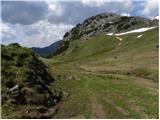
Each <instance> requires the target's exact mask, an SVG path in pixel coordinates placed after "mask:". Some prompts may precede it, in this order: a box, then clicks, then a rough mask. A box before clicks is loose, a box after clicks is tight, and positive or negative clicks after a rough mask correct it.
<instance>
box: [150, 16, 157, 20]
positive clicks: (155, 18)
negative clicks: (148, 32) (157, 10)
mask: <svg viewBox="0 0 160 120" xmlns="http://www.w3.org/2000/svg"><path fill="white" fill-rule="evenodd" d="M154 19H157V20H159V16H156V17H154V18H152V19H151V20H154Z"/></svg>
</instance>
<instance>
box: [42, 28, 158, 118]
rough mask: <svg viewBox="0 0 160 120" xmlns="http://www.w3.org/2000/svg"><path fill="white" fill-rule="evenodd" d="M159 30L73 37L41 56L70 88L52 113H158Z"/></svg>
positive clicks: (118, 115) (81, 115) (121, 115)
mask: <svg viewBox="0 0 160 120" xmlns="http://www.w3.org/2000/svg"><path fill="white" fill-rule="evenodd" d="M158 31H159V30H158V28H154V29H152V30H148V31H146V32H141V33H130V34H126V35H122V36H114V35H113V36H108V35H106V34H103V33H102V34H99V35H96V36H94V37H89V38H81V39H75V40H72V41H71V42H70V45H69V47H68V49H67V50H65V51H64V52H62V53H61V54H58V55H56V56H54V57H53V58H50V59H45V58H42V61H44V62H45V63H46V65H47V66H49V67H50V69H51V70H52V72H54V73H55V76H56V79H57V80H56V81H55V82H54V84H52V86H53V87H54V88H58V89H62V90H64V91H67V92H68V93H70V96H69V98H68V99H66V100H65V101H63V102H61V103H60V104H61V107H60V109H59V111H58V112H57V114H56V117H55V118H158V38H159V32H158ZM140 35H141V36H140ZM138 36H140V37H138ZM117 37H119V38H117ZM119 39H121V41H120V40H119Z"/></svg>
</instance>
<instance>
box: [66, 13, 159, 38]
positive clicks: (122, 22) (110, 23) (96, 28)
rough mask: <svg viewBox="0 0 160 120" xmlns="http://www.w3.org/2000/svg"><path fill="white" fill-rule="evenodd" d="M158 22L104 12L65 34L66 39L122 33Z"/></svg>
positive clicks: (154, 24) (155, 24)
mask: <svg viewBox="0 0 160 120" xmlns="http://www.w3.org/2000/svg"><path fill="white" fill-rule="evenodd" d="M157 25H158V21H157V22H153V21H152V20H150V19H146V18H143V17H137V16H131V17H128V16H121V15H118V14H115V13H102V14H99V15H96V16H92V17H90V18H88V19H86V20H85V21H84V22H82V23H81V24H78V25H77V26H76V27H74V28H73V29H72V30H71V31H70V32H67V33H66V34H65V35H64V40H72V39H78V38H81V37H83V38H85V37H91V36H94V35H97V34H99V33H115V34H116V33H121V32H126V31H130V30H134V29H138V28H145V27H151V26H157Z"/></svg>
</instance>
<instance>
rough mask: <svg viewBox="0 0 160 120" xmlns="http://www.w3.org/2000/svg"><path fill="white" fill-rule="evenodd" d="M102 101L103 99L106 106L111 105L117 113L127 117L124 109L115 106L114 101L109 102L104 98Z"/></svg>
mask: <svg viewBox="0 0 160 120" xmlns="http://www.w3.org/2000/svg"><path fill="white" fill-rule="evenodd" d="M103 99H104V100H105V101H106V102H107V103H108V104H110V105H112V106H113V107H114V108H115V109H116V110H117V111H118V112H119V113H121V114H123V115H124V116H126V117H127V116H128V115H129V113H128V112H127V111H126V110H125V109H124V108H122V107H120V106H118V105H116V104H115V103H114V101H111V100H110V99H109V98H106V97H103Z"/></svg>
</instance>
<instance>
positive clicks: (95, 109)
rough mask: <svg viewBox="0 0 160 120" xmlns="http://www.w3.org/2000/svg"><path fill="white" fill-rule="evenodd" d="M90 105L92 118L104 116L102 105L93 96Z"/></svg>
mask: <svg viewBox="0 0 160 120" xmlns="http://www.w3.org/2000/svg"><path fill="white" fill-rule="evenodd" d="M91 107H92V115H91V118H92V119H103V118H106V115H105V112H104V110H103V107H102V105H100V104H99V103H98V102H97V101H96V99H95V98H92V99H91Z"/></svg>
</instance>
